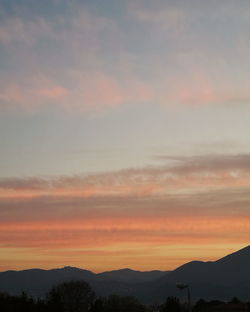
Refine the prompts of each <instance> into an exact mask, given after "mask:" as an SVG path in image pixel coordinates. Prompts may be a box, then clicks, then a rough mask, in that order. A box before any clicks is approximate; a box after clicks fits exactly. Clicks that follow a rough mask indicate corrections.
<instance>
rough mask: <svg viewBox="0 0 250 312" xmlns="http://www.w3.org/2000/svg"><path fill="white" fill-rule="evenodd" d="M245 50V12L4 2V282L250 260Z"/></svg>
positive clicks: (249, 26)
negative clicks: (249, 248)
mask: <svg viewBox="0 0 250 312" xmlns="http://www.w3.org/2000/svg"><path fill="white" fill-rule="evenodd" d="M249 37H250V2H249V1H248V0H237V1H234V0H220V1H217V0H210V1H207V0H189V1H186V0H175V1H174V0H154V1H150V0H123V1H122V0H105V1H103V0H82V1H80V0H43V1H39V0H11V1H9V0H1V1H0V146H1V147H0V271H5V270H9V269H16V270H21V269H27V268H45V269H49V268H55V267H63V266H66V265H67V266H68V265H70V266H76V267H79V268H84V269H89V270H92V271H94V272H102V271H107V270H114V269H119V268H126V267H129V268H132V269H136V270H142V271H146V270H152V269H159V270H172V269H174V268H176V267H178V266H179V265H181V264H183V263H185V262H188V261H191V260H203V261H208V260H216V259H218V258H220V257H222V256H224V255H226V254H228V253H231V252H233V251H236V250H238V249H240V248H242V247H244V246H246V245H249V237H250V195H249V194H250V193H249V188H250V147H249V139H250V122H249V116H250V78H249V72H250V58H249V55H250V43H249V42H250V41H249Z"/></svg>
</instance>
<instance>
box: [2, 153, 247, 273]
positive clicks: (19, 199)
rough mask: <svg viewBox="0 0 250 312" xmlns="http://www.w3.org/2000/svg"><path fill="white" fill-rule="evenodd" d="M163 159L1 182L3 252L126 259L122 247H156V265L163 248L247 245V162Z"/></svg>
mask: <svg viewBox="0 0 250 312" xmlns="http://www.w3.org/2000/svg"><path fill="white" fill-rule="evenodd" d="M160 158H161V159H162V160H163V161H166V162H167V164H166V165H163V166H159V167H146V168H141V169H128V170H122V171H118V172H110V173H102V174H94V175H86V176H72V177H59V178H54V179H52V178H26V179H21V178H19V179H14V178H12V179H1V180H0V246H1V248H17V249H19V250H22V249H23V248H28V249H29V250H36V249H37V248H38V249H39V248H40V249H47V250H53V249H57V250H62V249H67V250H68V251H70V250H71V249H74V248H77V249H81V250H83V252H84V250H85V251H86V250H87V249H90V248H92V249H93V248H94V249H95V250H96V252H98V251H101V250H102V249H103V248H104V249H107V248H108V249H110V248H115V249H118V250H121V254H122V250H123V255H124V259H125V258H126V248H132V247H133V246H135V245H138V244H139V245H140V246H144V247H143V248H145V249H148V250H150V249H151V248H156V247H157V248H158V249H159V250H160V251H161V256H160V257H161V258H160V260H159V261H158V262H157V263H163V259H165V257H167V256H166V255H165V254H164V248H165V247H166V246H172V247H173V246H179V248H181V246H186V245H189V246H193V248H196V247H195V246H198V245H204V246H206V245H207V246H208V245H211V244H214V245H216V244H220V245H223V246H224V245H225V246H226V245H229V244H234V245H236V244H241V245H242V246H243V245H244V244H246V243H247V241H248V239H249V233H250V226H249V224H250V222H249V221H250V220H249V218H250V213H249V209H248V208H249V196H248V193H249V179H250V172H249V171H250V160H249V155H234V156H233V155H231V156H230V155H220V156H219V155H214V156H213V155H205V156H199V157H186V158H185V157H174V158H171V159H170V158H169V157H166V156H160ZM170 161H171V162H170ZM42 254H43V253H42ZM44 257H45V258H46V257H47V258H46V259H47V260H46V259H45V261H47V262H46V263H49V259H50V257H49V256H48V255H44ZM79 257H80V256H79ZM91 257H93V255H92V256H90V258H91ZM119 257H120V256H119ZM131 257H132V258H136V255H135V254H134V255H131ZM150 257H152V259H153V258H154V255H153V254H150V252H149V254H148V258H147V259H149V258H150ZM173 257H174V256H173ZM90 258H89V259H90ZM132 258H131V259H132ZM104 259H105V257H104ZM117 259H118V258H116V257H115V256H113V260H112V259H111V260H112V261H113V262H112V261H111V260H110V261H111V262H112V263H113V264H115V263H116V261H117ZM70 261H71V262H70V263H73V262H74V260H73V259H71V260H70ZM124 261H125V260H124ZM129 261H130V260H129ZM136 261H137V260H135V262H136ZM138 261H139V260H138ZM161 261H162V262H161ZM171 261H172V260H171ZM27 263H28V262H27ZM41 263H42V262H41ZM51 263H53V259H52V258H51ZM124 263H125V262H124ZM173 263H174V260H173V262H172V264H173ZM143 265H145V266H146V260H144V261H142V266H143ZM124 266H125V264H124ZM97 267H98V265H97V264H96V268H97Z"/></svg>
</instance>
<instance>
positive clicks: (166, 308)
mask: <svg viewBox="0 0 250 312" xmlns="http://www.w3.org/2000/svg"><path fill="white" fill-rule="evenodd" d="M160 311H161V312H181V305H180V301H179V299H178V298H176V297H168V298H167V299H166V301H165V303H164V304H163V305H162V306H161V309H160Z"/></svg>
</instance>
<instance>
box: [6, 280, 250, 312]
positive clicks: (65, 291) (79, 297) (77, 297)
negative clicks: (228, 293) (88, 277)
mask: <svg viewBox="0 0 250 312" xmlns="http://www.w3.org/2000/svg"><path fill="white" fill-rule="evenodd" d="M0 311H1V312H87V311H88V312H186V311H187V306H186V305H185V304H180V301H179V299H178V298H176V297H167V298H166V300H165V302H164V303H163V304H161V305H156V304H155V305H150V306H149V305H143V304H141V303H140V302H138V300H137V299H136V298H134V297H129V296H127V297H122V296H118V295H110V296H108V297H99V298H97V297H96V295H95V293H94V291H93V290H92V288H91V287H90V285H89V284H88V283H87V282H85V281H71V282H65V283H62V284H59V285H57V286H55V287H53V288H52V289H51V290H50V291H49V292H48V294H47V295H46V297H45V298H44V299H36V300H35V299H33V298H32V297H28V296H27V295H26V294H25V293H22V295H20V296H12V295H9V294H5V293H0ZM192 311H193V312H212V311H213V312H217V311H218V312H223V311H228V312H230V311H236V312H241V311H242V312H243V311H244V312H247V311H250V303H242V302H240V301H239V299H237V298H234V299H232V300H231V301H230V302H228V303H225V302H222V301H218V300H213V301H208V302H207V301H205V300H203V299H200V300H199V301H197V302H196V304H195V305H194V306H193V307H192Z"/></svg>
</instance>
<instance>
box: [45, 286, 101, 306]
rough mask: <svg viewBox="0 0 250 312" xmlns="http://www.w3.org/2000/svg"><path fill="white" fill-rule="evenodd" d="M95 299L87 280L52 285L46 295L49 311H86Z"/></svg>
mask: <svg viewBox="0 0 250 312" xmlns="http://www.w3.org/2000/svg"><path fill="white" fill-rule="evenodd" d="M94 299H95V294H94V292H93V290H92V288H91V287H90V285H89V284H88V283H87V282H84V281H71V282H65V283H62V284H59V285H57V286H55V287H53V288H52V289H51V290H50V292H49V293H48V295H47V303H48V306H49V308H50V309H51V311H57V312H87V311H89V310H90V308H91V306H92V304H93V302H94Z"/></svg>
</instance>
